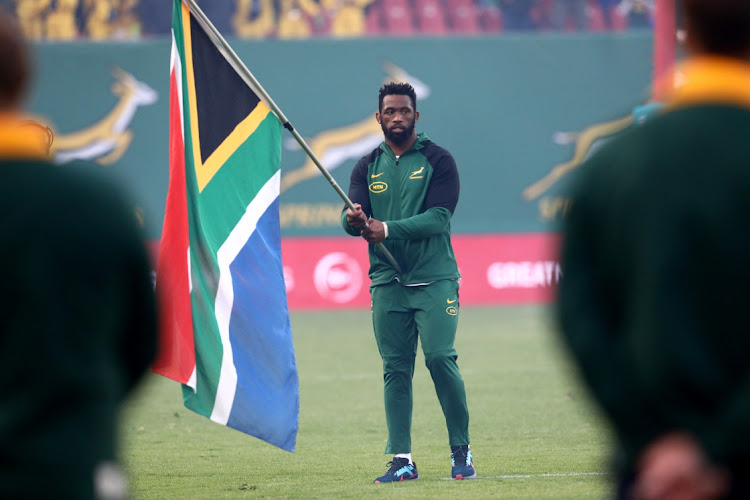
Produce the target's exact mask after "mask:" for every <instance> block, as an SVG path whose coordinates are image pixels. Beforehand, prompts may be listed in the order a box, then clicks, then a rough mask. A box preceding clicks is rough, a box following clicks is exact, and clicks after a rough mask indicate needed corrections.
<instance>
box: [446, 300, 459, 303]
mask: <svg viewBox="0 0 750 500" xmlns="http://www.w3.org/2000/svg"><path fill="white" fill-rule="evenodd" d="M457 300H458V299H453V300H451V299H445V301H446V302H447V303H449V304H453V303H454V302H455V301H457Z"/></svg>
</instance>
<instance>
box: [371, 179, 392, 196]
mask: <svg viewBox="0 0 750 500" xmlns="http://www.w3.org/2000/svg"><path fill="white" fill-rule="evenodd" d="M386 189H388V184H386V183H385V182H383V181H378V182H373V183H372V184H370V191H372V192H373V193H382V192H383V191H385V190H386Z"/></svg>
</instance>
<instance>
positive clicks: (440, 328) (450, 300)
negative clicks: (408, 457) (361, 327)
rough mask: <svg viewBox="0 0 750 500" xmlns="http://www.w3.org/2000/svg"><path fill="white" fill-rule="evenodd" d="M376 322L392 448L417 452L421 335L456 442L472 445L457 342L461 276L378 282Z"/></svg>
mask: <svg viewBox="0 0 750 500" xmlns="http://www.w3.org/2000/svg"><path fill="white" fill-rule="evenodd" d="M370 293H371V296H372V323H373V330H374V331H375V340H376V341H377V344H378V350H379V351H380V356H381V358H382V360H383V382H384V399H385V417H386V423H387V425H388V443H387V444H386V448H385V452H386V453H394V454H395V453H411V415H412V406H413V397H412V377H413V376H414V360H415V358H416V355H417V339H418V338H419V339H421V343H422V351H423V352H424V357H425V364H426V365H427V368H428V369H429V371H430V375H431V376H432V381H433V383H434V384H435V392H436V393H437V397H438V400H439V401H440V406H441V407H442V409H443V414H444V415H445V422H446V426H447V427H448V440H449V443H450V445H451V446H459V445H465V444H469V410H468V407H467V405H466V391H465V389H464V381H463V379H462V378H461V373H460V372H459V370H458V365H457V364H456V359H457V358H458V354H457V353H456V350H455V349H454V347H453V342H454V341H455V339H456V329H457V327H458V310H459V307H458V304H459V302H458V281H455V280H443V281H436V282H434V283H431V284H429V285H420V286H403V285H401V284H400V283H398V282H397V281H393V282H391V283H388V284H386V285H378V286H374V287H372V288H371V290H370Z"/></svg>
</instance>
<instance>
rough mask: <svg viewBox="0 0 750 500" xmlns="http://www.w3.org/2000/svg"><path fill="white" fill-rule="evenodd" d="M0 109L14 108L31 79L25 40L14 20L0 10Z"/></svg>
mask: <svg viewBox="0 0 750 500" xmlns="http://www.w3.org/2000/svg"><path fill="white" fill-rule="evenodd" d="M0 68H2V70H1V71H0V109H2V108H8V107H14V106H15V105H16V104H17V103H18V102H19V101H20V100H21V98H22V97H23V95H24V93H25V91H26V88H27V86H28V83H29V79H30V77H31V61H30V59H29V49H28V46H27V44H26V39H25V38H24V36H23V32H22V31H21V28H20V27H19V25H18V23H17V22H16V20H15V19H14V18H13V17H11V15H10V14H9V13H8V12H7V11H6V10H4V9H2V8H0Z"/></svg>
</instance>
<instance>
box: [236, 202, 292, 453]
mask: <svg viewBox="0 0 750 500" xmlns="http://www.w3.org/2000/svg"><path fill="white" fill-rule="evenodd" d="M279 227H280V225H279V199H278V198H276V200H275V201H274V202H273V203H272V204H271V205H270V206H269V208H268V210H266V212H265V213H264V214H263V215H262V216H261V218H260V219H259V221H258V225H257V228H256V230H255V232H253V234H252V235H251V237H250V239H249V240H248V241H247V243H246V244H245V246H244V247H243V248H242V250H241V251H240V252H239V254H238V255H237V257H236V258H235V260H234V261H233V262H232V264H230V266H229V267H230V271H231V273H232V276H233V286H234V294H235V295H234V304H233V307H232V313H231V317H230V322H229V339H230V343H231V346H232V353H233V355H234V365H235V368H236V370H237V389H236V393H235V397H234V401H233V404H232V411H231V413H230V415H229V419H228V421H227V425H228V426H229V427H232V428H234V429H237V430H240V431H242V432H245V433H247V434H250V435H252V436H255V437H258V438H260V439H263V440H264V441H267V442H269V443H271V444H273V445H275V446H278V447H280V448H282V449H285V450H287V451H294V447H295V442H296V434H297V426H298V422H297V416H298V410H299V386H298V380H297V368H296V363H295V359H294V348H293V341H292V331H291V326H290V323H289V312H288V307H287V299H286V289H285V286H284V274H283V268H282V263H281V236H280V229H279Z"/></svg>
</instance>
